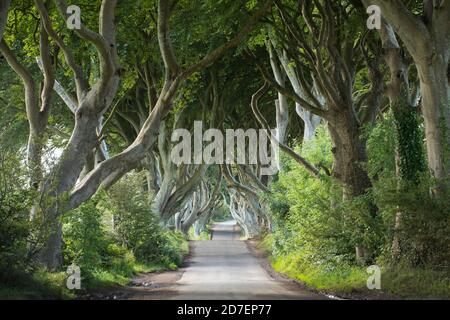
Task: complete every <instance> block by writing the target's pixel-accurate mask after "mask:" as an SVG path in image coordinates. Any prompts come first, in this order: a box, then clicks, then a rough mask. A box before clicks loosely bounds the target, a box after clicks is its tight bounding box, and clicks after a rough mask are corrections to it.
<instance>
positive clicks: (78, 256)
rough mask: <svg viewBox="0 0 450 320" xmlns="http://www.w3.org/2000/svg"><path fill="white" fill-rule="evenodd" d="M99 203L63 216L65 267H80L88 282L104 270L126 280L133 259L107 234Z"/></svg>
mask: <svg viewBox="0 0 450 320" xmlns="http://www.w3.org/2000/svg"><path fill="white" fill-rule="evenodd" d="M98 202H99V199H98V198H95V199H93V200H91V201H88V202H86V203H85V204H83V205H82V206H81V207H79V208H78V209H76V210H73V211H71V212H69V213H67V214H66V215H65V216H64V218H63V239H64V244H65V247H64V255H63V256H64V260H65V265H71V264H75V265H77V266H79V267H80V268H81V273H82V277H83V279H84V280H86V281H87V282H89V281H91V280H92V279H93V278H95V276H96V273H99V272H100V273H101V272H102V271H104V270H108V271H111V272H114V273H116V274H118V275H121V276H128V277H129V276H131V275H132V274H133V265H134V256H133V254H132V253H131V252H129V251H128V250H126V248H124V247H121V246H120V245H117V244H115V243H114V241H113V239H112V237H111V236H110V235H108V234H107V232H106V230H105V228H104V227H103V225H102V214H101V211H100V210H99V208H98Z"/></svg>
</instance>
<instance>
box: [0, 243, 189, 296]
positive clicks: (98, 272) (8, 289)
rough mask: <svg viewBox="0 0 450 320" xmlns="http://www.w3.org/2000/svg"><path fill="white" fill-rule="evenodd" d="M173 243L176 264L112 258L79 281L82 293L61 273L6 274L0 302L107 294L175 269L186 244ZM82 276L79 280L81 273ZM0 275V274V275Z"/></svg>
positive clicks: (184, 252)
mask: <svg viewBox="0 0 450 320" xmlns="http://www.w3.org/2000/svg"><path fill="white" fill-rule="evenodd" d="M173 237H174V239H173V241H174V243H176V244H177V247H178V250H179V254H180V259H179V261H176V262H174V261H170V259H167V261H161V262H154V263H145V264H144V263H139V262H136V261H135V259H134V257H127V259H115V260H113V261H114V262H113V263H112V265H110V266H109V267H108V268H99V269H94V270H92V271H91V272H89V276H88V277H87V278H82V279H81V285H82V290H79V291H71V290H69V289H67V287H66V280H67V274H66V273H65V272H57V273H50V272H46V271H44V270H37V271H35V272H33V273H25V272H17V273H10V274H8V276H7V277H5V276H4V279H3V278H0V283H1V286H0V299H6V300H18V299H75V298H77V296H78V295H83V294H86V293H89V292H96V291H97V292H98V291H107V290H110V289H113V288H117V287H123V286H126V285H128V284H129V283H130V282H131V280H132V279H133V277H134V276H135V275H137V274H139V273H153V272H163V271H168V270H175V269H177V268H178V265H179V264H180V263H181V262H182V261H183V257H184V256H186V255H187V254H188V253H189V243H188V241H187V240H185V239H184V238H183V237H181V236H177V235H174V236H173ZM81 271H82V277H83V270H81ZM0 276H1V274H0Z"/></svg>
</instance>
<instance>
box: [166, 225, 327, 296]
mask: <svg viewBox="0 0 450 320" xmlns="http://www.w3.org/2000/svg"><path fill="white" fill-rule="evenodd" d="M170 298H171V299H180V300H216V299H220V300H276V299H280V300H281V299H283V300H310V299H325V297H323V296H321V295H316V294H313V293H311V292H309V291H307V290H303V289H301V288H300V287H299V286H297V285H296V284H293V283H292V282H291V281H287V280H275V279H273V278H272V277H271V276H270V275H269V274H268V273H267V272H266V270H264V268H263V267H262V265H261V263H260V261H259V260H258V258H256V257H254V256H253V255H252V254H251V253H250V252H249V250H248V248H247V245H246V243H245V242H244V241H239V228H238V227H237V226H236V223H235V222H234V221H232V222H224V223H219V224H216V225H215V227H214V231H213V236H212V241H196V242H195V243H194V246H193V256H192V258H191V261H190V263H189V266H188V267H187V269H186V271H185V272H184V274H183V276H182V277H181V279H179V280H178V281H177V286H176V291H175V292H174V295H173V296H172V297H170Z"/></svg>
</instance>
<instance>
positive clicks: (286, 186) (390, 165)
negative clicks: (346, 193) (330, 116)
mask: <svg viewBox="0 0 450 320" xmlns="http://www.w3.org/2000/svg"><path fill="white" fill-rule="evenodd" d="M396 129H397V128H396V125H395V121H394V119H393V117H392V116H387V117H386V118H385V120H383V121H380V122H379V123H378V124H377V125H376V126H375V127H374V128H371V130H370V131H368V135H367V141H368V155H369V161H368V163H367V164H363V165H364V166H365V167H366V169H367V170H368V173H369V176H370V177H371V179H372V183H373V187H372V189H371V190H369V192H368V193H367V194H366V195H365V196H362V197H358V198H355V199H352V200H351V201H342V190H341V188H340V187H339V186H338V185H337V184H336V183H335V182H334V181H332V180H331V179H326V178H324V179H320V180H319V179H315V178H312V177H311V176H310V175H309V174H308V173H307V172H306V171H305V170H304V169H303V168H302V167H300V166H298V165H297V164H296V163H295V162H294V161H292V160H291V159H288V158H284V159H283V171H282V172H281V173H280V175H279V179H278V181H276V182H275V183H273V184H272V194H270V195H268V196H266V198H267V199H266V200H267V201H268V203H269V205H270V210H271V213H272V216H273V218H274V223H275V225H276V230H275V232H274V233H273V234H272V235H269V236H268V237H266V238H265V239H264V240H263V242H262V243H261V245H260V247H261V248H262V249H264V251H266V252H269V253H270V254H271V256H272V258H271V259H272V263H273V266H274V268H275V269H276V270H277V271H279V272H282V273H285V274H287V275H288V276H290V277H292V278H295V279H298V280H301V281H303V282H305V283H306V284H308V285H310V286H311V287H313V288H315V289H319V290H325V291H330V290H331V291H337V292H340V293H342V292H352V291H353V290H358V291H360V292H366V291H367V289H366V280H367V274H366V270H365V268H362V267H361V266H358V265H357V264H356V261H355V258H354V257H355V246H356V245H363V246H364V247H365V248H366V249H368V250H369V252H370V254H371V256H372V261H369V262H371V263H373V264H378V265H380V266H382V267H383V278H382V286H383V290H384V292H386V293H390V294H395V295H399V296H405V297H413V296H416V297H417V296H429V297H449V296H450V293H449V292H450V286H449V283H448V281H447V280H445V279H446V277H448V266H449V262H450V255H449V253H450V238H449V235H450V229H449V228H450V227H449V226H450V215H449V214H448V212H449V211H450V207H449V203H448V199H449V198H450V195H446V194H440V195H439V196H438V197H433V196H431V195H430V189H431V188H432V186H433V185H435V182H434V181H432V180H431V179H430V177H429V175H427V174H425V173H422V174H418V172H420V170H419V169H420V168H416V170H415V174H416V175H417V176H418V178H417V180H414V179H410V181H409V182H408V181H405V180H402V182H401V183H399V179H398V177H397V176H396V163H395V148H396V142H395V141H396V138H395V137H396V134H397V133H396ZM415 134H416V133H415ZM330 150H331V143H330V141H329V137H328V134H327V132H326V130H325V128H324V127H322V128H319V130H318V134H317V137H316V138H315V140H314V141H313V142H308V143H306V144H305V145H303V146H302V149H301V150H298V151H299V152H301V153H302V155H303V156H305V158H307V159H308V160H309V161H310V162H311V163H314V164H317V163H321V164H323V165H326V166H327V167H330V166H331V151H330ZM373 204H375V205H376V207H377V212H376V214H375V215H374V210H373ZM399 213H400V217H401V219H400V224H398V223H397V224H396V219H398V216H399ZM394 236H395V237H397V238H398V240H399V244H400V256H399V257H395V259H394V257H393V255H392V244H393V240H394ZM433 275H434V276H435V277H436V279H432V276H433ZM401 281H405V282H404V283H401ZM427 282H428V284H427ZM366 294H367V292H366Z"/></svg>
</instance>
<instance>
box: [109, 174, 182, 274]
mask: <svg viewBox="0 0 450 320" xmlns="http://www.w3.org/2000/svg"><path fill="white" fill-rule="evenodd" d="M142 181H143V176H142V175H140V174H135V175H128V176H127V177H125V178H124V179H123V180H122V181H120V182H119V183H117V184H116V185H115V186H114V187H113V188H112V190H111V191H110V193H109V198H108V201H109V204H108V208H109V210H110V212H111V214H112V220H113V221H114V232H115V234H116V236H117V238H118V240H119V242H120V243H121V244H123V245H124V246H125V247H127V248H128V249H130V250H131V251H132V252H133V253H134V255H135V257H136V259H137V260H138V261H139V262H141V263H146V264H153V263H156V264H163V265H167V266H170V265H172V264H175V265H179V264H180V263H181V260H182V254H183V253H182V252H181V251H180V250H181V249H180V247H181V246H182V243H183V242H185V241H186V240H185V239H184V237H183V236H182V235H180V234H178V233H173V232H171V231H167V230H164V229H163V228H162V227H161V225H160V221H159V217H157V216H156V215H155V214H153V213H152V212H151V209H150V203H149V199H148V194H147V193H146V192H144V191H143V190H142Z"/></svg>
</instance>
